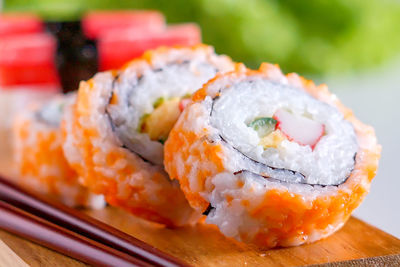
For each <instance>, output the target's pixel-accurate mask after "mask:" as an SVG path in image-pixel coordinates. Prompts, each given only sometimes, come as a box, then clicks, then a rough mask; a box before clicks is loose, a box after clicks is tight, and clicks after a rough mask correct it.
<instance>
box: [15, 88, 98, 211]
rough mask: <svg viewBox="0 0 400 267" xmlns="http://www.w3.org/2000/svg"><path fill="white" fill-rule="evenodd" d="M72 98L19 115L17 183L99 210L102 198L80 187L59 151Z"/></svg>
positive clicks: (16, 141)
mask: <svg viewBox="0 0 400 267" xmlns="http://www.w3.org/2000/svg"><path fill="white" fill-rule="evenodd" d="M74 97H75V96H74V95H68V96H56V97H54V98H53V99H51V100H50V101H49V102H46V103H45V104H40V105H39V104H38V105H34V106H33V107H29V108H27V109H26V110H23V111H22V112H21V113H19V114H18V115H17V116H16V118H15V122H14V125H13V157H14V162H15V166H16V170H17V172H18V177H19V178H18V180H16V181H15V182H17V183H18V184H20V185H21V186H22V187H24V188H26V189H28V190H30V191H33V192H34V193H37V194H41V195H44V196H47V197H49V198H51V199H54V200H56V201H60V202H62V203H63V204H65V205H67V206H70V207H88V208H96V209H98V208H102V207H103V206H104V205H105V201H104V197H103V196H101V195H95V194H92V193H90V192H89V191H88V190H87V189H86V188H84V187H83V186H81V185H79V183H78V176H77V174H76V173H75V171H74V170H73V169H72V168H71V167H70V166H69V165H68V162H67V160H66V159H65V157H64V154H63V150H62V139H63V138H62V132H61V128H60V122H61V118H62V114H63V111H64V107H65V106H66V105H69V103H70V102H71V101H73V99H74Z"/></svg>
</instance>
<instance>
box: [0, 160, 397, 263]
mask: <svg viewBox="0 0 400 267" xmlns="http://www.w3.org/2000/svg"><path fill="white" fill-rule="evenodd" d="M0 173H2V174H8V175H10V174H12V172H10V164H8V163H6V162H4V161H2V160H1V159H0ZM82 212H86V213H87V214H89V215H91V216H93V217H95V218H97V219H99V220H101V221H103V222H105V223H108V224H110V225H112V226H114V227H116V228H118V229H120V230H122V231H124V232H126V233H128V234H131V235H133V236H134V237H136V238H139V239H140V240H143V241H144V242H146V243H149V244H150V245H153V246H155V247H156V248H158V249H160V250H162V251H165V252H167V253H170V254H172V255H174V256H176V257H178V258H181V259H183V260H184V261H186V262H187V263H189V264H190V265H193V266H259V265H262V266H298V265H312V264H317V265H318V264H324V265H326V264H328V265H329V266H368V265H377V266H384V265H387V266H389V265H390V266H392V265H394V263H397V264H398V265H400V262H399V260H400V240H399V239H397V238H395V237H393V236H391V235H389V234H387V233H385V232H383V231H381V230H379V229H377V228H375V227H372V226H370V225H368V224H366V223H364V222H362V221H360V220H358V219H356V218H354V217H352V218H350V220H349V221H348V222H347V223H346V224H345V225H344V227H343V228H342V229H341V230H339V231H338V232H337V233H335V234H334V235H332V236H330V237H328V238H326V239H324V240H321V241H319V242H316V243H314V244H309V245H303V246H299V247H293V248H278V249H272V250H260V249H258V248H256V247H253V246H249V245H246V244H243V243H239V242H237V241H235V240H233V239H229V238H226V237H224V236H223V235H222V234H220V233H219V232H218V230H217V229H216V228H215V227H214V226H210V225H204V224H200V225H197V226H193V227H182V228H177V229H168V228H165V227H163V226H160V225H157V224H154V223H150V222H147V221H145V220H142V219H140V218H137V217H135V216H133V215H130V214H128V213H126V212H124V211H122V210H120V209H117V208H112V207H107V208H105V209H102V210H92V211H90V210H82ZM0 240H2V241H3V242H4V243H2V242H1V241H0V266H10V262H13V265H12V266H24V262H26V263H27V264H29V265H30V266H44V267H46V266H51V267H52V266H73V267H74V266H86V265H85V264H83V263H81V262H79V261H77V260H74V259H72V258H69V257H66V256H63V255H61V254H59V253H57V252H54V251H52V250H49V249H47V248H45V247H42V246H40V245H36V244H34V243H32V242H30V241H27V240H24V239H21V238H19V237H17V236H15V235H13V234H10V233H7V232H5V231H1V230H0ZM375 263H376V264H375Z"/></svg>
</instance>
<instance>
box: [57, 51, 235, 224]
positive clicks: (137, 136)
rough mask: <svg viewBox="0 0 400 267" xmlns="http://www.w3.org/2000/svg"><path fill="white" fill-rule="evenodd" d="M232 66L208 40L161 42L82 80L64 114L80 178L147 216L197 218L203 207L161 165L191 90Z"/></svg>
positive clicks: (171, 220) (67, 146) (168, 220)
mask: <svg viewBox="0 0 400 267" xmlns="http://www.w3.org/2000/svg"><path fill="white" fill-rule="evenodd" d="M232 69H233V63H232V62H231V60H230V59H229V58H227V57H225V56H218V55H216V54H215V53H214V52H213V49H212V48H211V47H209V46H205V45H197V46H194V47H175V48H160V49H157V50H154V51H150V52H146V53H145V54H144V55H143V56H142V57H141V58H139V59H135V60H133V61H132V62H130V63H129V64H128V65H126V66H125V67H124V68H123V69H121V70H120V71H116V72H103V73H99V74H97V75H96V76H95V77H94V78H93V79H91V80H89V81H87V82H82V83H81V85H80V88H79V91H78V97H77V101H76V103H75V105H74V107H73V108H72V109H70V110H69V111H68V112H66V116H65V119H64V126H65V127H64V131H65V133H66V134H65V136H66V139H65V142H64V152H65V154H66V156H67V159H68V161H69V163H70V164H71V166H72V167H73V168H74V169H75V170H76V171H77V172H78V174H79V175H80V176H81V178H82V180H81V181H82V183H83V185H84V186H87V187H88V188H89V189H90V190H91V191H92V192H94V193H96V194H104V195H105V197H106V201H107V202H108V203H110V204H111V205H114V206H118V207H122V208H124V209H126V210H128V211H130V212H131V213H133V214H135V215H136V216H139V217H142V218H144V219H147V220H151V221H154V222H157V223H161V224H164V225H167V226H180V225H185V224H192V223H195V222H196V221H197V220H198V218H199V214H197V213H196V212H194V210H193V209H192V208H191V207H190V206H189V204H188V202H187V200H186V199H185V197H184V195H183V193H182V191H181V190H180V187H179V183H178V181H171V180H170V179H169V177H168V175H167V173H166V172H165V171H164V166H163V143H164V141H165V140H166V139H167V137H168V133H169V131H170V129H171V128H172V127H173V125H174V123H175V121H176V120H177V118H178V117H179V115H180V113H181V109H183V107H184V105H185V102H186V101H187V100H188V99H187V98H188V97H189V96H190V94H191V93H193V92H194V91H195V90H196V89H198V88H201V86H202V85H203V84H204V83H205V82H207V81H208V80H209V79H210V78H212V77H214V76H215V74H216V73H217V72H218V71H228V70H232Z"/></svg>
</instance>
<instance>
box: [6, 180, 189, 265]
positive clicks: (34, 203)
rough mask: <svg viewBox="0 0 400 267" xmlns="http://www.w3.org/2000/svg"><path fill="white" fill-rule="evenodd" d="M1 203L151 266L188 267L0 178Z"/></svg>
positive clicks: (79, 213) (144, 244)
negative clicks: (3, 202)
mask: <svg viewBox="0 0 400 267" xmlns="http://www.w3.org/2000/svg"><path fill="white" fill-rule="evenodd" d="M0 200H2V201H5V202H7V203H9V204H12V205H13V206H15V207H18V208H20V209H22V210H24V211H26V212H29V213H32V214H35V215H37V216H39V217H41V218H43V219H45V220H47V221H49V222H52V223H54V224H56V225H58V226H61V227H63V228H65V229H68V230H70V231H72V232H75V233H79V234H80V235H82V236H85V237H86V238H88V239H91V240H94V241H96V242H98V243H101V244H104V245H106V246H109V247H112V248H113V249H115V250H119V251H121V252H123V253H125V254H129V255H132V256H134V257H135V258H138V259H141V260H142V261H145V262H148V263H150V264H152V265H154V266H188V265H187V264H186V263H185V262H183V261H181V260H179V259H176V258H174V257H172V256H170V255H168V254H166V253H164V252H161V251H160V250H158V249H156V248H154V247H152V246H150V245H148V244H146V243H144V242H143V241H140V240H138V239H136V238H134V237H132V236H130V235H128V234H125V233H124V232H121V231H119V230H118V229H116V228H114V227H111V226H109V225H107V224H105V223H102V222H100V221H98V220H96V219H94V218H92V217H90V216H87V215H86V214H84V213H82V212H79V211H77V210H74V209H72V208H69V207H66V206H64V205H61V204H59V203H55V202H54V203H53V202H50V201H49V200H47V199H45V198H42V197H40V196H36V195H33V194H31V193H30V192H27V191H25V190H23V189H21V188H19V187H18V186H16V185H14V184H12V183H10V182H9V181H7V180H6V179H5V178H2V177H0Z"/></svg>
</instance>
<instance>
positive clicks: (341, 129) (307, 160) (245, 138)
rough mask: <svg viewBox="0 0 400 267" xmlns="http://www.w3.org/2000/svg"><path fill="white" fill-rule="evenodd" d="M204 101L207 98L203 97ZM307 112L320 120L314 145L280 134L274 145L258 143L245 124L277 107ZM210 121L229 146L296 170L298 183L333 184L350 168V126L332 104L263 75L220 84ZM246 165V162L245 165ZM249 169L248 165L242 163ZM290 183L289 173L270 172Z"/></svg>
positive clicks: (354, 149)
mask: <svg viewBox="0 0 400 267" xmlns="http://www.w3.org/2000/svg"><path fill="white" fill-rule="evenodd" d="M209 101H210V99H209ZM281 108H283V109H289V110H291V111H292V112H293V113H294V114H307V116H308V117H309V118H311V119H312V120H314V121H317V122H319V123H321V124H323V125H325V134H324V135H323V136H322V138H321V139H320V140H319V141H318V143H317V145H316V146H315V148H314V149H312V148H311V147H310V146H304V145H300V144H298V143H297V142H295V141H289V140H288V139H285V140H284V141H282V142H281V143H280V144H279V145H278V147H277V148H273V147H271V148H266V149H265V148H264V147H263V146H262V145H260V137H259V136H258V134H257V132H256V131H255V130H254V129H253V128H252V127H249V126H248V125H249V123H250V122H252V121H253V120H254V119H255V118H259V117H272V116H273V115H274V113H275V112H276V111H277V110H278V109H281ZM211 124H212V126H213V127H215V128H217V129H218V130H219V131H220V135H221V136H222V137H223V138H224V139H225V140H226V141H227V142H228V143H229V144H231V145H232V146H233V147H235V148H236V149H238V150H239V151H240V152H242V153H243V154H245V155H246V156H247V157H249V158H251V159H254V160H256V161H257V162H260V163H262V164H265V165H268V166H271V167H275V168H283V169H288V170H292V171H297V172H299V173H301V174H303V175H304V181H302V182H303V183H308V184H319V185H334V184H340V183H342V182H343V181H345V180H346V178H347V177H348V176H349V175H350V173H351V171H352V169H353V167H354V156H355V153H356V152H357V149H358V145H357V141H356V135H355V132H354V129H353V127H352V126H351V124H350V123H349V122H348V121H345V120H344V118H343V115H342V114H341V113H340V112H339V111H338V110H337V109H336V108H334V107H332V106H330V105H328V104H326V103H323V102H321V101H318V100H316V99H315V98H313V97H311V96H310V95H308V94H307V93H305V92H303V91H301V90H298V89H296V88H292V87H289V86H286V85H280V84H277V83H274V82H271V81H269V80H266V79H262V78H258V79H254V78H253V79H252V80H251V81H242V82H240V83H236V84H235V85H233V86H232V87H230V88H227V89H224V90H223V92H222V94H221V95H220V96H219V98H218V99H216V100H214V105H213V107H212V116H211ZM246 165H249V164H246ZM246 167H247V168H248V169H250V170H254V168H255V167H254V166H253V167H252V166H246ZM273 178H275V179H278V180H284V181H287V182H295V181H294V180H291V179H294V176H292V177H291V178H290V177H286V178H285V177H279V175H278V176H277V177H273Z"/></svg>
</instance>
